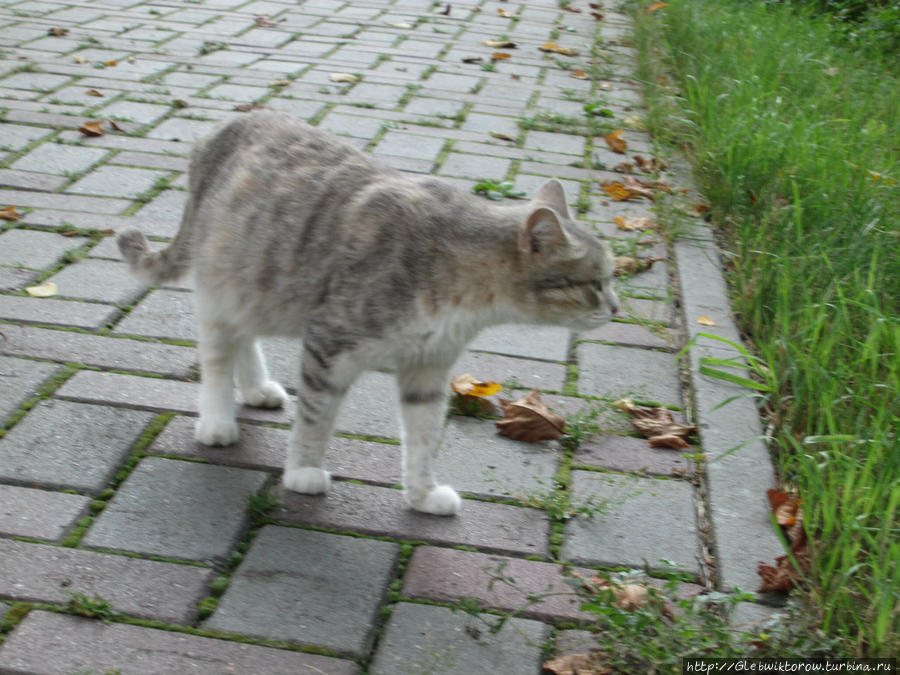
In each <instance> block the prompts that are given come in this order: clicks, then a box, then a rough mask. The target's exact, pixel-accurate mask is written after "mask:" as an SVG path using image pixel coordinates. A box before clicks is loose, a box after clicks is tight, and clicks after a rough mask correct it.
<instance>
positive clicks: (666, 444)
mask: <svg viewBox="0 0 900 675" xmlns="http://www.w3.org/2000/svg"><path fill="white" fill-rule="evenodd" d="M613 405H614V406H616V407H617V408H618V409H619V410H621V411H622V412H624V413H625V414H627V415H628V416H629V417H630V418H631V424H632V425H634V428H635V429H637V430H638V431H639V432H640V434H641V435H642V436H643V437H644V438H646V439H648V441H649V443H650V446H651V447H654V448H673V449H681V448H687V447H690V446H689V445H688V443H687V441H686V440H685V438H687V437H688V436H691V435H692V434H696V433H697V427H695V426H689V425H687V424H680V423H679V422H676V421H675V418H674V417H673V416H672V413H671V412H669V411H668V410H666V409H665V408H650V407H647V406H639V405H635V403H634V401H632V400H631V399H630V398H623V399H621V400H619V401H616V402H615V403H613Z"/></svg>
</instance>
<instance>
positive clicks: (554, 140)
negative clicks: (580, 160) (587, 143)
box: [525, 131, 584, 157]
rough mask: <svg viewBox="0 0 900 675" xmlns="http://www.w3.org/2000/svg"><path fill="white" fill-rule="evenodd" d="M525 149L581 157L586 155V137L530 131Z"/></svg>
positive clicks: (526, 136)
mask: <svg viewBox="0 0 900 675" xmlns="http://www.w3.org/2000/svg"><path fill="white" fill-rule="evenodd" d="M525 147H526V148H531V149H534V150H547V151H549V152H561V153H565V154H569V155H578V156H579V157H581V156H582V155H583V154H584V137H582V136H575V135H573V134H557V133H551V132H548V131H529V132H528V133H527V134H526V135H525Z"/></svg>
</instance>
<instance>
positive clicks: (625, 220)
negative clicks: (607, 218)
mask: <svg viewBox="0 0 900 675" xmlns="http://www.w3.org/2000/svg"><path fill="white" fill-rule="evenodd" d="M613 222H614V223H615V224H616V227H618V228H619V229H620V230H625V231H626V232H642V231H644V230H655V229H657V225H656V221H655V220H653V218H651V217H650V216H628V217H625V216H616V217H615V218H613Z"/></svg>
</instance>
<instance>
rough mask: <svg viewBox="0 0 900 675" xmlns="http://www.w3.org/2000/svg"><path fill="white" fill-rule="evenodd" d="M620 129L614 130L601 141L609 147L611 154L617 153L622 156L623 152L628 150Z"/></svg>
mask: <svg viewBox="0 0 900 675" xmlns="http://www.w3.org/2000/svg"><path fill="white" fill-rule="evenodd" d="M622 132H623V130H622V129H616V130H615V131H611V132H609V133H608V134H606V136H604V137H603V140H604V141H606V144H607V145H608V146H609V147H610V149H611V150H612V151H613V152H618V153H620V154H624V153H625V150H627V149H628V143H627V142H626V141H625V139H624V138H622Z"/></svg>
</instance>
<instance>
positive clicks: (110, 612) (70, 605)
mask: <svg viewBox="0 0 900 675" xmlns="http://www.w3.org/2000/svg"><path fill="white" fill-rule="evenodd" d="M64 609H65V611H66V612H68V613H69V614H77V615H78V616H86V617H87V618H89V619H100V620H101V621H103V622H104V623H106V622H109V621H110V620H112V619H115V618H117V617H119V616H121V614H122V612H120V611H118V610H116V609H113V606H112V604H111V603H110V602H109V600H107V599H106V598H102V597H100V596H99V595H97V594H96V593H95V594H94V597H92V598H89V597H88V596H86V595H85V594H84V593H70V594H69V598H68V600H67V601H66V604H65V607H64Z"/></svg>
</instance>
